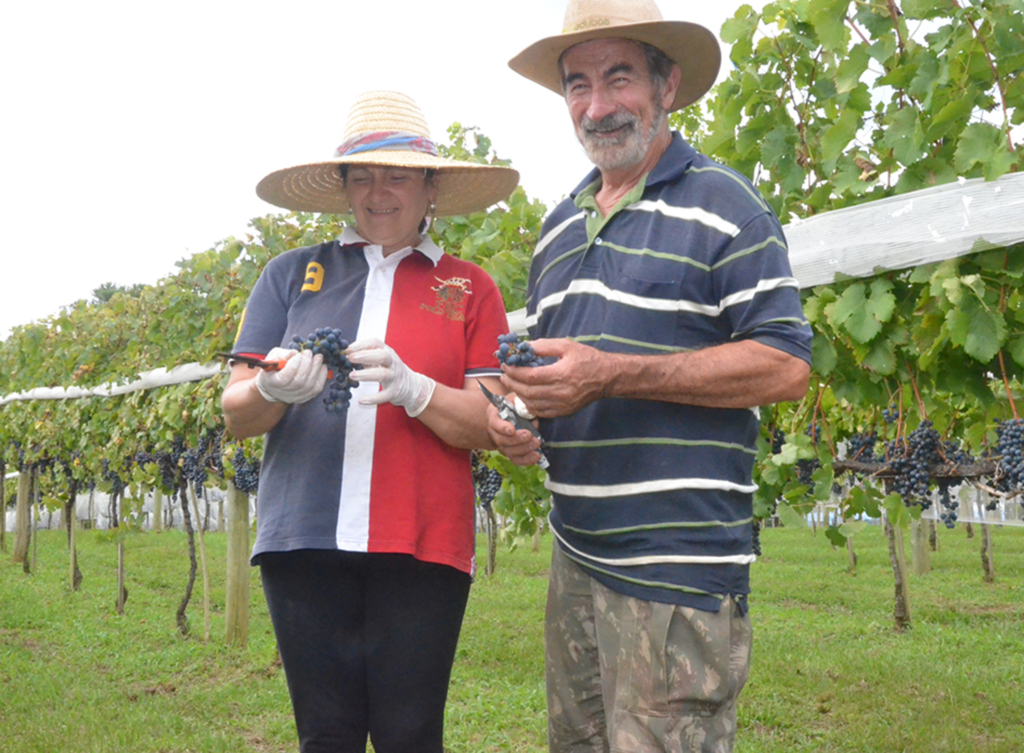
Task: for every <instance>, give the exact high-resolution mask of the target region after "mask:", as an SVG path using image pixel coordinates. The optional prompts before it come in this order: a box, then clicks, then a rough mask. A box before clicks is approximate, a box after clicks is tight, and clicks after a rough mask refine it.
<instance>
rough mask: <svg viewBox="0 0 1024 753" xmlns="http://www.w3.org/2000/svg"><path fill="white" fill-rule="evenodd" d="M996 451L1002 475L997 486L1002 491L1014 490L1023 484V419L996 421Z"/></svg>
mask: <svg viewBox="0 0 1024 753" xmlns="http://www.w3.org/2000/svg"><path fill="white" fill-rule="evenodd" d="M996 437H997V438H998V442H997V443H996V452H997V453H998V454H999V467H1000V469H1001V470H1002V477H1001V478H1000V479H999V486H1000V488H1001V489H1002V490H1003V491H1015V490H1017V489H1020V488H1021V487H1022V486H1024V447H1022V442H1024V421H1022V420H1021V419H1019V418H1013V419H1009V420H1007V421H998V422H997V423H996Z"/></svg>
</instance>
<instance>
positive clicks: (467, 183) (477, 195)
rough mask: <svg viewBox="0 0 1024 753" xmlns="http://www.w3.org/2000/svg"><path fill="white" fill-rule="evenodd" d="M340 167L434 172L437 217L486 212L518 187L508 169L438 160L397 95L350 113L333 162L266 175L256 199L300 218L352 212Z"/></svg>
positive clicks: (414, 113) (423, 126)
mask: <svg viewBox="0 0 1024 753" xmlns="http://www.w3.org/2000/svg"><path fill="white" fill-rule="evenodd" d="M339 165H382V166H391V167H413V168H425V169H427V168H429V169H431V170H434V171H436V176H435V178H434V180H435V182H436V184H437V199H436V201H435V204H436V208H435V209H434V210H433V211H432V212H431V214H432V215H434V216H438V217H446V216H451V215H460V214H468V213H470V212H475V211H478V210H481V209H486V208H487V207H489V206H491V204H495V203H496V202H499V201H501V200H502V199H505V198H507V197H508V195H509V194H511V193H512V191H513V190H514V189H515V187H516V184H517V183H518V182H519V173H518V172H516V171H515V170H513V169H512V168H510V167H501V166H498V165H480V164H477V163H474V162H459V161H456V160H450V159H445V158H444V157H439V156H438V153H437V146H436V145H435V144H434V142H433V141H431V140H430V130H429V129H428V128H427V122H426V120H425V119H424V117H423V112H422V111H421V110H420V108H419V107H418V106H417V104H416V103H415V102H414V101H413V100H412V99H410V98H409V97H407V96H405V95H404V94H399V93H398V92H390V91H374V92H368V93H366V94H363V95H362V96H361V97H359V98H358V99H357V100H356V101H355V104H353V105H352V109H351V110H350V111H349V115H348V123H347V124H346V125H345V137H344V140H343V142H342V145H341V146H339V147H338V148H337V149H336V150H335V153H334V158H333V159H330V160H326V161H324V162H315V163H313V164H308V165H299V166H297V167H289V168H285V169H284V170H278V171H276V172H273V173H271V174H270V175H268V176H267V177H265V178H264V179H263V180H261V181H260V182H259V185H257V186H256V194H257V196H259V197H260V198H261V199H263V200H264V201H267V202H269V203H271V204H274V205H275V206H279V207H284V208H285V209H292V210H295V211H300V212H329V213H332V214H347V213H348V212H350V211H351V207H350V206H349V203H348V196H346V194H345V184H344V183H343V182H342V180H341V173H340V171H339V169H338V166H339Z"/></svg>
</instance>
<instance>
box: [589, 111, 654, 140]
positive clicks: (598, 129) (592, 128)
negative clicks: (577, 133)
mask: <svg viewBox="0 0 1024 753" xmlns="http://www.w3.org/2000/svg"><path fill="white" fill-rule="evenodd" d="M637 125H639V118H637V117H636V116H635V115H633V114H632V113H630V112H613V113H611V114H610V115H605V116H604V117H603V118H601V119H600V120H598V121H593V120H591V119H590V118H589V117H587V116H586V115H584V116H583V117H582V118H581V119H580V128H582V130H583V133H584V134H586V135H588V136H590V135H592V134H597V133H610V132H611V131H615V130H618V129H619V128H622V127H623V126H628V127H630V128H634V129H635V128H636V127H637Z"/></svg>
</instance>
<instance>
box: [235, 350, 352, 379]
mask: <svg viewBox="0 0 1024 753" xmlns="http://www.w3.org/2000/svg"><path fill="white" fill-rule="evenodd" d="M217 356H218V357H219V358H230V359H231V360H232V361H238V362H240V363H245V364H248V365H249V368H250V369H263V370H264V371H280V370H281V369H283V368H284V365H285V364H286V363H288V359H287V358H282V359H280V360H278V361H264V360H263V359H260V358H255V357H254V356H243V355H242V354H241V353H218V354H217ZM327 378H328V379H334V371H333V370H328V372H327Z"/></svg>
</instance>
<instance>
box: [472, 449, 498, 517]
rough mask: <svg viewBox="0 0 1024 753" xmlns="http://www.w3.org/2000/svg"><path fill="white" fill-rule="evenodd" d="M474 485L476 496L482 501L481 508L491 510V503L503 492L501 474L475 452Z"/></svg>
mask: <svg viewBox="0 0 1024 753" xmlns="http://www.w3.org/2000/svg"><path fill="white" fill-rule="evenodd" d="M473 485H474V486H475V487H476V496H477V497H478V498H479V499H480V506H481V507H483V508H484V509H485V510H489V509H491V502H493V501H494V497H495V495H496V494H497V493H498V492H499V491H500V490H501V474H500V473H498V472H497V471H496V470H494V469H493V468H491V467H490V466H488V465H487V464H486V463H484V462H483V461H482V460H480V458H479V456H478V455H477V454H476V453H475V452H474V453H473Z"/></svg>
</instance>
